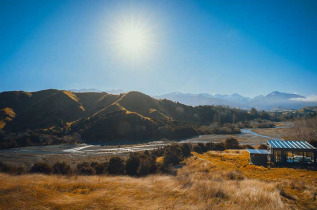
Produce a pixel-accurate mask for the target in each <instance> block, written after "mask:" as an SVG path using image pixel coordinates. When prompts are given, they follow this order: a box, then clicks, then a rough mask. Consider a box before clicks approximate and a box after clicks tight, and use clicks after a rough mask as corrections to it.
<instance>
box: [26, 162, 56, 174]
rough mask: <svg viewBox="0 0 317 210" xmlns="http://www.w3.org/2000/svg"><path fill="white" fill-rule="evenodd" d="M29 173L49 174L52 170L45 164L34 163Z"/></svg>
mask: <svg viewBox="0 0 317 210" xmlns="http://www.w3.org/2000/svg"><path fill="white" fill-rule="evenodd" d="M30 172H31V173H40V174H51V173H52V168H51V167H50V166H49V165H48V164H47V163H34V164H33V165H32V167H31V169H30Z"/></svg>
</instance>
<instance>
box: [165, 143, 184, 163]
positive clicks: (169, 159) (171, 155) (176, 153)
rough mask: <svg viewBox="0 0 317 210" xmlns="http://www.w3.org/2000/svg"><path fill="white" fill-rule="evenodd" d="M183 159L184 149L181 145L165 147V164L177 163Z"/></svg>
mask: <svg viewBox="0 0 317 210" xmlns="http://www.w3.org/2000/svg"><path fill="white" fill-rule="evenodd" d="M182 160H183V154H182V150H181V149H180V147H179V145H177V144H173V145H169V146H167V147H165V152H164V164H165V165H169V164H172V165H177V164H179V162H181V161H182Z"/></svg>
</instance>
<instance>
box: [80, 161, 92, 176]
mask: <svg viewBox="0 0 317 210" xmlns="http://www.w3.org/2000/svg"><path fill="white" fill-rule="evenodd" d="M76 168H77V173H78V174H80V175H93V174H95V169H94V168H93V167H91V166H90V164H89V163H88V162H83V163H79V164H77V167H76Z"/></svg>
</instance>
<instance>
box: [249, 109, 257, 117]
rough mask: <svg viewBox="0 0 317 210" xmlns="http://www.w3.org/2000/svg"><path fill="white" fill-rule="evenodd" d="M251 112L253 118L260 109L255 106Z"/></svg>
mask: <svg viewBox="0 0 317 210" xmlns="http://www.w3.org/2000/svg"><path fill="white" fill-rule="evenodd" d="M250 113H251V116H252V117H253V118H256V117H257V116H258V111H257V110H256V109H255V108H252V109H251V112H250Z"/></svg>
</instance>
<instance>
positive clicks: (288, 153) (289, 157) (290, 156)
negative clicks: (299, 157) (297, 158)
mask: <svg viewBox="0 0 317 210" xmlns="http://www.w3.org/2000/svg"><path fill="white" fill-rule="evenodd" d="M285 158H286V162H287V163H293V162H294V156H293V152H292V151H285Z"/></svg>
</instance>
